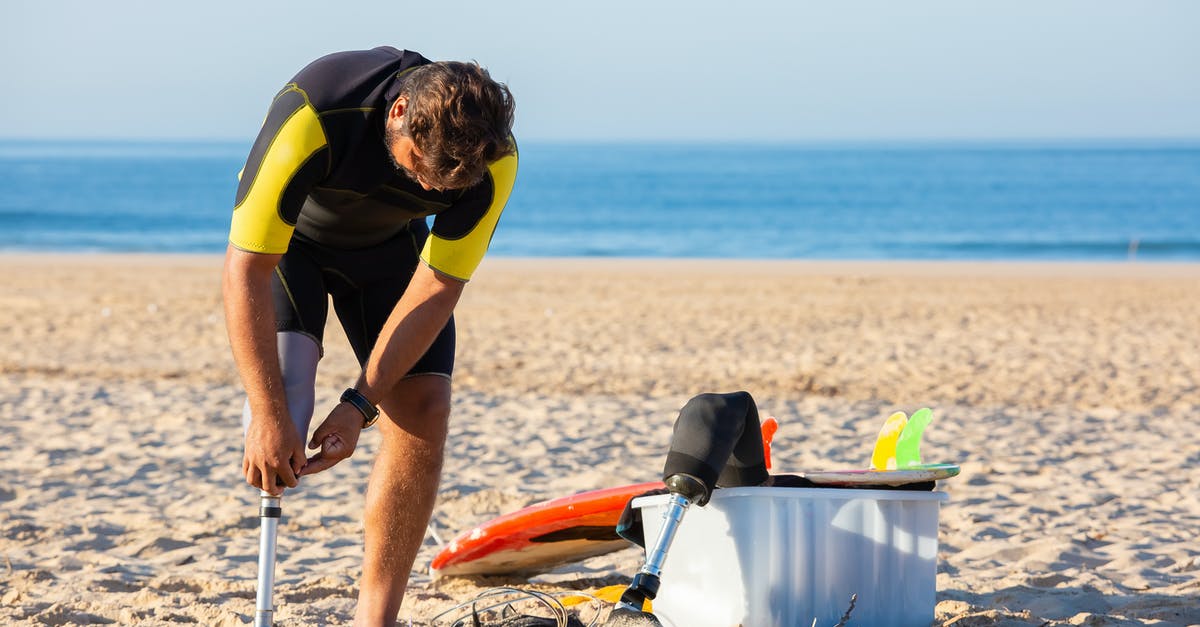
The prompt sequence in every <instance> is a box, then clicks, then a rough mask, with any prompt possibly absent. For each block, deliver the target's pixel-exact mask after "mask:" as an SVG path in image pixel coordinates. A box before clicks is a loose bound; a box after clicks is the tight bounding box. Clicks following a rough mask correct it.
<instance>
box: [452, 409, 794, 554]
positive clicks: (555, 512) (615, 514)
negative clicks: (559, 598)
mask: <svg viewBox="0 0 1200 627" xmlns="http://www.w3.org/2000/svg"><path fill="white" fill-rule="evenodd" d="M760 428H761V429H762V440H763V456H764V458H765V459H764V461H765V462H766V466H767V468H770V467H771V439H772V438H773V437H774V436H775V432H776V431H777V430H778V429H779V422H778V421H777V420H775V418H772V417H770V416H768V417H767V418H766V419H765V420H764V421H763V422H762V424H761V425H760ZM661 488H666V486H665V485H664V484H663V482H661V481H650V482H647V483H635V484H633V485H626V486H620V487H616V488H604V489H602V490H592V491H590V492H581V493H579V494H573V495H571V496H564V497H560V498H556V499H552V500H549V501H543V502H541V503H535V504H533V505H530V506H529V507H526V508H523V509H519V510H517V511H515V512H512V513H510V514H505V515H503V516H500V517H498V518H493V519H491V520H489V521H487V522H485V523H482V524H480V525H479V526H477V527H475V528H474V529H470V530H468V531H466V532H463V533H461V534H459V535H458V537H456V538H454V539H453V540H451V541H450V543H449V544H447V545H446V546H445V547H443V548H442V550H441V551H440V552H438V554H437V555H436V556H434V558H433V562H431V563H430V564H429V569H430V572H431V573H432V574H433V576H434V577H441V576H443V575H505V574H513V573H538V572H545V571H546V570H548V569H550V568H553V567H555V566H558V565H559V564H565V563H567V562H572V561H577V560H581V559H585V558H588V557H592V556H595V555H603V554H605V553H609V552H612V551H616V550H618V549H623V548H625V547H628V546H632V545H631V543H630V542H629V541H628V540H625V539H624V538H622V537H621V536H618V535H617V521H618V520H620V518H621V512H623V511H624V510H625V504H626V503H628V502H629V500H630V499H632V498H633V497H635V496H641V495H642V494H644V493H646V492H649V491H650V490H658V489H661Z"/></svg>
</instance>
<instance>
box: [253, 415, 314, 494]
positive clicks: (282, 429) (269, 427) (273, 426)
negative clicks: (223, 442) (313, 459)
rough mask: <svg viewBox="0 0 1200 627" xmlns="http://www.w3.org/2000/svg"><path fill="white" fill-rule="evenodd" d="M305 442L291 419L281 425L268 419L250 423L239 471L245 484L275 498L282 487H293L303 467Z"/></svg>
mask: <svg viewBox="0 0 1200 627" xmlns="http://www.w3.org/2000/svg"><path fill="white" fill-rule="evenodd" d="M304 463H305V460H304V443H303V441H302V440H301V439H300V435H299V434H297V433H296V428H295V427H294V426H292V423H291V421H290V420H288V421H284V423H283V424H280V423H279V422H276V421H271V420H251V421H250V428H249V429H247V430H246V451H245V453H244V454H243V455H242V472H243V473H245V475H246V482H247V483H249V484H250V485H252V486H254V487H256V488H258V489H260V490H265V491H266V492H269V493H271V494H274V495H279V494H283V487H284V486H287V487H289V488H294V487H296V483H297V477H299V476H300V469H301V468H303V467H304Z"/></svg>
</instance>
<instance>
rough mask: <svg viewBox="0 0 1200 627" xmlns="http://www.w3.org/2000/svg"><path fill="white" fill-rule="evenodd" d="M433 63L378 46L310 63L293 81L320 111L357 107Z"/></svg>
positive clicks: (346, 51) (321, 58)
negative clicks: (409, 71) (412, 70)
mask: <svg viewBox="0 0 1200 627" xmlns="http://www.w3.org/2000/svg"><path fill="white" fill-rule="evenodd" d="M427 63H430V61H429V60H428V59H426V58H425V57H423V56H421V55H420V54H419V53H416V52H413V51H411V50H399V49H396V48H393V47H391V46H378V47H376V48H371V49H369V50H345V51H342V52H334V53H331V54H327V55H325V56H322V57H320V58H318V59H316V60H314V61H313V62H311V63H309V64H308V65H306V66H305V67H304V69H302V70H300V72H299V73H297V74H296V76H295V77H294V78H293V79H292V82H293V83H294V84H296V86H298V87H299V88H300V89H302V90H304V91H305V92H306V93H308V94H309V97H310V98H312V99H313V104H314V105H316V106H317V108H318V109H324V108H326V107H337V106H353V104H354V102H352V101H355V100H362V99H363V98H365V97H366V96H367V95H368V94H370V93H372V92H374V91H375V90H376V89H377V88H378V87H379V86H380V85H382V84H384V83H386V82H388V81H390V80H392V79H393V78H394V77H395V76H396V75H397V74H398V73H400V72H403V71H404V70H407V69H409V68H412V67H416V66H418V65H425V64H427Z"/></svg>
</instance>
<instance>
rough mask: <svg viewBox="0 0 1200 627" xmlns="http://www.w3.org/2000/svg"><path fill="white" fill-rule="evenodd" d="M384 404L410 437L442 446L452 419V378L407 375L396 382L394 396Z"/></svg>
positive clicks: (385, 408) (392, 417)
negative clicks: (409, 377) (409, 376)
mask: <svg viewBox="0 0 1200 627" xmlns="http://www.w3.org/2000/svg"><path fill="white" fill-rule="evenodd" d="M381 408H382V409H383V410H384V413H386V414H387V416H388V419H389V420H390V421H391V422H393V423H395V425H396V426H397V427H399V428H400V430H402V431H403V432H405V433H407V434H408V436H409V437H412V438H416V439H418V440H422V441H428V442H430V443H432V444H434V445H435V448H437V449H438V450H440V448H441V444H442V442H443V441H444V440H445V437H446V429H447V423H448V422H449V419H450V385H449V381H447V380H445V379H442V378H441V377H433V376H428V377H413V378H411V379H406V380H404V381H402V382H401V385H399V386H397V389H396V392H395V394H394V398H393V400H391V401H390V402H386V403H384V404H382V405H381Z"/></svg>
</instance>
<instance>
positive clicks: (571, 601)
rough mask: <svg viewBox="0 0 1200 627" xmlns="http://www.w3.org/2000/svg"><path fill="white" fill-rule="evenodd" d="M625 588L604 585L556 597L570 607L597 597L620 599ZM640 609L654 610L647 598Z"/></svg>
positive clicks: (609, 599) (608, 599)
mask: <svg viewBox="0 0 1200 627" xmlns="http://www.w3.org/2000/svg"><path fill="white" fill-rule="evenodd" d="M626 589H627V586H622V585H617V586H605V587H603V588H600V589H599V590H594V591H592V592H590V593H586V594H571V595H567V596H565V597H560V598H559V599H558V602H559V603H562V604H563V607H571V606H572V605H579V604H580V603H587V602H588V601H594V600H596V599H599V600H601V601H606V602H608V603H616V602H617V601H620V600H621V595H622V594H625V590H626ZM642 611H643V612H652V611H654V610H653V609H651V606H650V600H649V599H647V600H646V604H645V606H644V607H643V608H642Z"/></svg>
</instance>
